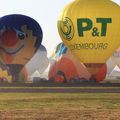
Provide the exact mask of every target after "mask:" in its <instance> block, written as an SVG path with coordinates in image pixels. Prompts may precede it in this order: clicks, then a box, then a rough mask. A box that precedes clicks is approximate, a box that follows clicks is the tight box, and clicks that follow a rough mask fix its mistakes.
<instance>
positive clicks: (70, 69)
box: [48, 43, 107, 82]
mask: <svg viewBox="0 0 120 120" xmlns="http://www.w3.org/2000/svg"><path fill="white" fill-rule="evenodd" d="M56 48H58V47H56ZM52 59H53V61H54V62H51V63H50V67H49V73H48V77H49V79H50V80H53V81H55V82H64V81H67V82H70V80H78V79H80V81H90V77H91V74H90V73H89V72H88V70H87V68H86V66H85V65H84V64H83V63H81V62H80V61H79V60H78V59H76V57H74V56H73V55H72V54H71V52H70V51H69V50H68V49H67V47H66V46H65V45H64V44H63V43H61V44H59V49H57V50H56V53H55V55H54V56H52V58H51V60H52ZM106 71H107V67H106V64H105V65H103V67H102V68H101V69H100V71H99V72H98V73H97V74H96V76H95V80H96V82H100V81H103V80H104V79H105V77H106ZM90 82H91V81H90Z"/></svg>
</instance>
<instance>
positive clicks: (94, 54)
mask: <svg viewBox="0 0 120 120" xmlns="http://www.w3.org/2000/svg"><path fill="white" fill-rule="evenodd" d="M100 18H102V19H106V18H107V19H109V20H111V22H110V21H109V22H108V23H106V26H104V27H105V28H106V34H105V35H103V36H102V32H103V29H102V28H104V27H103V24H102V23H100V22H97V19H100ZM78 19H89V20H90V21H91V22H92V27H91V28H90V29H89V30H86V31H83V36H80V35H79V32H78V28H80V26H79V25H78ZM104 25H105V24H104ZM82 27H83V28H85V27H89V25H88V23H86V22H83V23H82ZM87 29H88V28H87ZM96 29H97V33H98V34H97V33H95V31H96ZM80 30H81V29H80ZM58 31H59V34H60V36H61V39H62V40H63V42H64V43H65V45H66V46H67V47H68V48H69V49H70V50H71V52H72V54H73V55H75V56H76V57H77V58H78V59H79V60H80V61H81V62H83V63H105V61H106V60H107V59H108V58H109V57H110V56H111V55H112V53H113V52H114V51H115V50H116V49H117V48H118V47H119V46H120V7H119V5H117V4H115V3H114V2H112V1H110V0H76V1H74V2H72V3H70V4H69V5H67V6H66V7H65V9H64V10H63V11H62V13H61V15H60V17H59V20H58ZM94 45H95V47H94Z"/></svg>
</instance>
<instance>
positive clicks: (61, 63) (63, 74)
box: [48, 57, 78, 83]
mask: <svg viewBox="0 0 120 120" xmlns="http://www.w3.org/2000/svg"><path fill="white" fill-rule="evenodd" d="M48 76H49V79H54V81H56V82H58V81H60V82H64V83H66V82H68V81H69V80H70V79H72V78H78V73H77V70H76V69H75V66H74V63H73V62H72V61H71V60H69V59H68V58H65V57H60V58H59V59H57V61H56V62H55V63H54V64H53V66H51V67H50V70H49V74H48Z"/></svg>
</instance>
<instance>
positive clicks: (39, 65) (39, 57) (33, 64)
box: [25, 45, 49, 76]
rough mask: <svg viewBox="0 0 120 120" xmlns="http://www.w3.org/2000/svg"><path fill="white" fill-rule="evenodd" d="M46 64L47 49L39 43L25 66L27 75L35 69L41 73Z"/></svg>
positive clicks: (47, 62)
mask: <svg viewBox="0 0 120 120" xmlns="http://www.w3.org/2000/svg"><path fill="white" fill-rule="evenodd" d="M48 64H49V60H48V58H47V50H46V48H45V47H44V46H43V45H41V46H40V48H39V49H38V50H37V52H36V53H35V55H34V56H33V57H32V58H31V60H30V61H29V62H28V63H27V64H26V66H25V67H26V69H27V72H28V76H31V75H32V74H33V73H34V72H35V71H38V72H39V73H40V74H41V73H43V72H44V71H45V69H46V68H47V66H48Z"/></svg>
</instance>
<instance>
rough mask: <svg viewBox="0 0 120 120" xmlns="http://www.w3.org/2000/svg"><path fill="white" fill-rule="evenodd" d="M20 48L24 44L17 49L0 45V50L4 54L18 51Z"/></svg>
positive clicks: (22, 46)
mask: <svg viewBox="0 0 120 120" xmlns="http://www.w3.org/2000/svg"><path fill="white" fill-rule="evenodd" d="M22 48H24V44H23V45H21V46H20V47H19V48H18V49H16V48H15V49H12V48H4V47H2V46H0V51H3V52H4V53H6V54H16V53H17V52H19V51H20V50H21V49H22Z"/></svg>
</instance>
